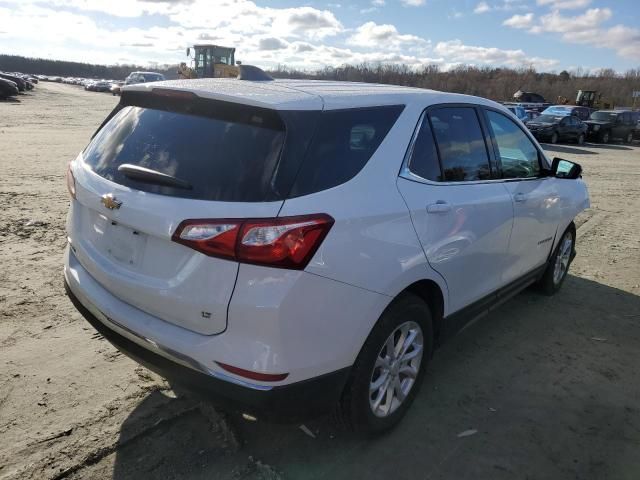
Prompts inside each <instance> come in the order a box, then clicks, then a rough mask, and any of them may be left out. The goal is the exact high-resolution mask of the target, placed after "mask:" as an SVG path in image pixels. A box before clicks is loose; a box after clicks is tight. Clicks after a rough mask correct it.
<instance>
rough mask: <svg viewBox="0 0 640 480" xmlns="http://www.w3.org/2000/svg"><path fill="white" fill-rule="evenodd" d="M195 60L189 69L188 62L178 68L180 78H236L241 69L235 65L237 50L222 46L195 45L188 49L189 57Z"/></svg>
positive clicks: (192, 60)
mask: <svg viewBox="0 0 640 480" xmlns="http://www.w3.org/2000/svg"><path fill="white" fill-rule="evenodd" d="M191 48H193V58H192V59H191V63H192V65H193V67H189V66H188V65H187V63H186V62H182V63H181V64H180V65H179V66H178V77H179V78H235V77H237V76H238V73H239V69H238V67H237V66H236V64H235V53H236V49H235V48H230V47H221V46H220V45H194V46H193V47H189V48H187V57H191Z"/></svg>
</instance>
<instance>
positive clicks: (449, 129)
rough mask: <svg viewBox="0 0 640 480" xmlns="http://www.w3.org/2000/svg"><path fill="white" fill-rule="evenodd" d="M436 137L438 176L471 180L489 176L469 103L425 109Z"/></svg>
mask: <svg viewBox="0 0 640 480" xmlns="http://www.w3.org/2000/svg"><path fill="white" fill-rule="evenodd" d="M429 118H430V120H431V126H432V128H433V133H434V136H435V139H436V143H437V147H438V151H439V152H440V162H441V164H442V180H444V181H450V182H456V181H472V180H487V179H490V178H491V168H490V166H489V154H488V152H487V146H486V144H485V140H484V135H483V133H482V129H481V127H480V122H479V120H478V116H477V114H476V110H475V109H474V108H473V107H444V108H437V109H434V110H432V111H431V112H430V113H429Z"/></svg>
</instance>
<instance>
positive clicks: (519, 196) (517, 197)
mask: <svg viewBox="0 0 640 480" xmlns="http://www.w3.org/2000/svg"><path fill="white" fill-rule="evenodd" d="M513 199H514V200H515V201H516V202H524V201H526V200H527V196H526V195H525V194H524V193H516V194H515V195H514V196H513Z"/></svg>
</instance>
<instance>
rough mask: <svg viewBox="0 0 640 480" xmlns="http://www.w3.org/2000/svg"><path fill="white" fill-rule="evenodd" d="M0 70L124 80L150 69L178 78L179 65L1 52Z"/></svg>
mask: <svg viewBox="0 0 640 480" xmlns="http://www.w3.org/2000/svg"><path fill="white" fill-rule="evenodd" d="M0 70H1V71H5V72H22V73H29V74H32V75H47V76H52V77H82V78H96V79H102V78H104V79H110V80H124V79H125V78H126V77H127V76H128V75H129V74H130V73H131V72H134V71H150V72H158V73H162V74H163V75H164V76H166V77H167V78H177V74H176V71H177V66H175V65H173V66H170V65H163V66H161V67H160V68H150V67H148V66H147V67H141V66H140V65H96V64H92V63H81V62H68V61H65V60H48V59H45V58H27V57H21V56H18V55H1V54H0Z"/></svg>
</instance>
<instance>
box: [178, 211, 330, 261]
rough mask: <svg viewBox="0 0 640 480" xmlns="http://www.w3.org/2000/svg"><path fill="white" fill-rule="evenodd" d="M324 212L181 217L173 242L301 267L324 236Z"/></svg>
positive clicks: (326, 218) (327, 219) (327, 221)
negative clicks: (226, 217) (257, 216)
mask: <svg viewBox="0 0 640 480" xmlns="http://www.w3.org/2000/svg"><path fill="white" fill-rule="evenodd" d="M332 225H333V218H331V217H330V216H329V215H326V214H316V215H302V216H296V217H278V218H266V219H249V220H185V221H183V222H182V223H181V224H180V225H179V226H178V228H177V229H176V231H175V233H174V234H173V237H172V239H173V241H175V242H178V243H181V244H183V245H186V246H188V247H190V248H193V249H195V250H197V251H199V252H202V253H204V254H205V255H209V256H212V257H221V258H227V259H230V260H236V261H238V262H243V263H253V264H257V265H267V266H271V267H279V268H290V269H295V270H302V269H303V268H305V267H306V266H307V264H308V263H309V261H310V260H311V258H312V257H313V255H314V254H315V253H316V251H317V250H318V247H320V244H321V243H322V240H324V237H326V236H327V233H329V230H330V229H331V226H332Z"/></svg>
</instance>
